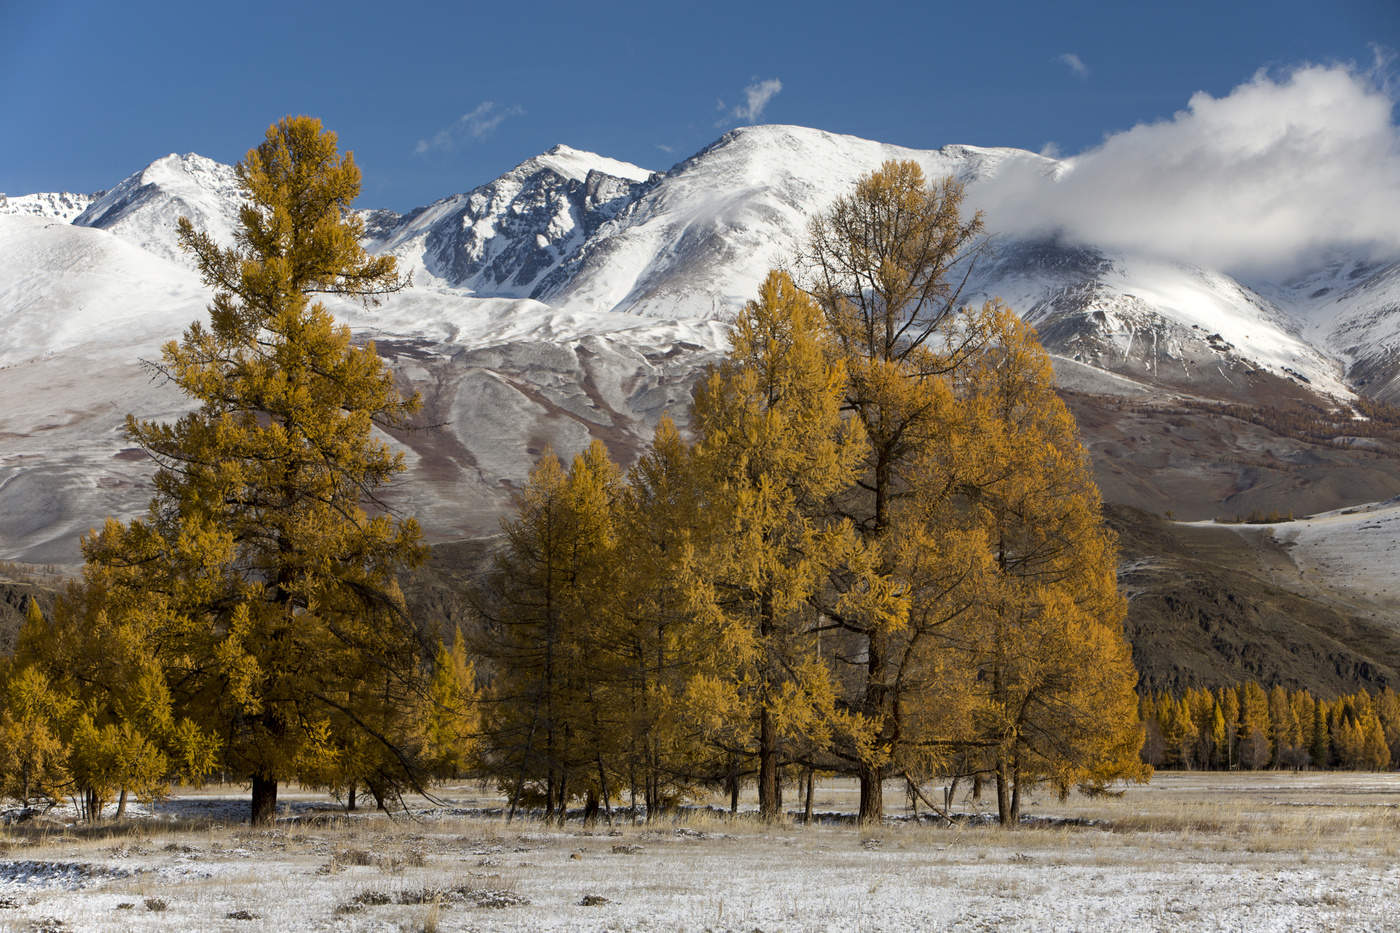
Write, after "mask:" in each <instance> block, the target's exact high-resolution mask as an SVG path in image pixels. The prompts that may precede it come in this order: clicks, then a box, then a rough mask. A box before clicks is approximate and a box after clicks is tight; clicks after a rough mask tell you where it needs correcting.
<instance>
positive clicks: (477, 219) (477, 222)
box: [366, 146, 654, 298]
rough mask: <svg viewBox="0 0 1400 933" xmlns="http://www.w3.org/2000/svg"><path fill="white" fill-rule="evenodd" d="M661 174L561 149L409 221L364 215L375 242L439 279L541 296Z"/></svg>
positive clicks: (483, 291) (485, 290)
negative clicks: (548, 281)
mask: <svg viewBox="0 0 1400 933" xmlns="http://www.w3.org/2000/svg"><path fill="white" fill-rule="evenodd" d="M653 175H654V173H652V172H650V171H648V170H646V169H644V168H640V167H638V166H636V165H632V164H630V163H628V162H619V161H617V160H615V159H608V158H604V157H603V156H598V155H594V154H593V153H591V152H582V151H580V150H577V149H571V148H569V147H568V146H555V147H554V148H553V149H550V150H549V151H548V152H546V153H544V154H543V155H538V156H535V157H534V158H532V159H527V160H526V161H524V162H522V163H520V164H519V165H517V166H516V167H515V168H513V169H511V170H510V171H509V172H506V173H505V174H504V175H502V176H501V177H500V178H497V179H496V180H495V181H492V182H490V183H489V184H485V185H482V186H480V187H478V188H474V189H473V190H471V191H468V192H466V193H465V194H458V195H453V196H452V197H448V198H443V199H442V200H440V201H437V202H435V203H433V204H430V205H428V206H427V207H423V208H419V209H418V210H415V211H413V212H411V213H409V214H408V215H406V216H404V217H402V218H396V219H391V218H390V217H387V216H385V215H383V214H375V215H371V216H369V217H368V218H367V224H366V228H367V233H369V235H370V237H371V248H373V249H375V250H378V251H386V252H390V253H393V254H395V255H396V256H398V257H399V258H400V263H401V265H403V266H405V267H406V268H408V269H411V270H414V271H415V272H418V273H419V278H420V279H423V278H424V273H426V277H427V278H426V280H427V281H431V282H433V283H441V284H445V285H449V286H453V287H456V288H463V289H467V290H469V291H470V292H472V293H474V294H480V295H492V296H498V297H504V298H534V297H538V295H537V292H538V291H539V284H540V282H541V281H542V280H543V279H545V278H546V277H548V276H549V275H550V273H552V272H553V271H554V270H555V269H557V268H558V266H559V264H560V263H561V262H563V261H564V260H566V259H568V258H569V257H570V256H572V255H573V254H574V253H575V252H576V251H577V250H578V249H579V248H580V247H581V246H582V245H583V244H584V243H585V242H586V241H587V240H588V239H589V238H590V237H591V236H592V235H593V234H594V233H595V232H596V231H597V229H598V228H599V227H600V226H601V225H602V224H603V223H604V222H605V221H607V220H609V219H611V218H612V217H613V216H615V215H616V214H617V212H618V211H619V210H620V209H621V208H622V207H623V206H625V205H627V204H629V203H631V201H633V200H634V199H635V197H636V196H637V193H638V191H639V189H640V188H642V187H643V186H645V184H646V183H647V182H648V181H649V180H650V179H651V178H652V177H653Z"/></svg>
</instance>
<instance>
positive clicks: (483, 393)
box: [0, 126, 1400, 562]
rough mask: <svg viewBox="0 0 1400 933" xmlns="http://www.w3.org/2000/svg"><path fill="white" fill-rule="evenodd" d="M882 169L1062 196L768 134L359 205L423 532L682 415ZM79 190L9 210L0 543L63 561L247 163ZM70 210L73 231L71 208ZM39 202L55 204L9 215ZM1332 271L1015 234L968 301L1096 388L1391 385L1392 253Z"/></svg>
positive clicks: (199, 296) (489, 511) (411, 502)
mask: <svg viewBox="0 0 1400 933" xmlns="http://www.w3.org/2000/svg"><path fill="white" fill-rule="evenodd" d="M888 159H913V160H915V161H917V162H919V163H920V165H921V166H922V167H923V168H924V171H925V174H926V175H927V176H929V177H930V178H940V177H943V176H946V175H952V176H955V177H956V178H958V179H959V180H961V181H963V182H964V183H966V184H967V185H968V198H969V202H970V203H972V204H974V205H975V203H976V201H977V191H978V186H979V185H981V184H984V183H986V182H988V181H989V180H993V179H995V178H996V177H997V175H998V173H999V172H1002V171H1005V170H1006V169H1007V168H1008V167H1009V166H1011V167H1016V168H1018V169H1025V168H1029V169H1031V170H1032V171H1033V172H1034V173H1035V174H1037V175H1038V176H1040V177H1043V178H1044V179H1045V183H1046V184H1053V183H1055V179H1056V177H1057V176H1058V174H1059V173H1060V171H1061V168H1062V163H1059V162H1057V161H1055V160H1053V159H1049V158H1046V157H1044V156H1040V155H1036V154H1033V153H1029V152H1024V151H1021V150H1015V149H980V148H974V147H968V146H948V147H945V148H943V149H939V150H927V151H926V150H912V149H905V148H901V147H897V146H891V145H886V144H883V143H878V142H872V141H868V140H862V139H856V138H854V137H848V136H839V135H835V134H831V133H825V132H822V131H818V130H809V129H803V128H800V127H786V126H761V127H748V128H744V129H740V130H735V131H732V132H730V133H727V134H726V135H725V136H723V137H722V138H721V139H719V140H718V141H716V142H715V143H714V144H712V145H711V146H709V147H707V148H706V149H704V150H703V151H701V152H699V153H697V154H696V155H694V156H692V157H690V158H689V159H686V160H685V161H683V162H681V163H680V164H678V165H676V166H675V167H674V168H672V169H671V170H670V171H668V172H666V173H665V174H657V173H653V172H650V171H648V170H647V169H644V168H640V167H638V166H636V165H631V164H629V163H625V162H619V161H617V160H614V159H610V158H606V157H604V156H599V155H594V154H591V153H586V152H581V151H579V150H575V149H570V148H568V147H566V146H558V147H555V148H554V149H551V150H550V151H548V152H546V153H543V154H541V155H539V156H536V157H534V158H532V159H528V160H526V161H524V162H522V163H521V164H519V165H517V166H516V167H514V168H512V169H511V170H510V171H509V172H506V173H505V174H504V175H502V176H501V177H500V178H497V179H495V180H493V181H491V182H489V183H487V184H484V185H480V186H478V187H475V188H472V189H471V190H469V191H466V192H464V193H461V194H456V195H452V196H449V197H446V198H443V199H442V200H439V201H437V202H435V203H433V204H431V205H428V206H427V207H423V208H419V209H417V210H414V211H411V212H409V213H407V214H404V215H399V214H397V213H394V212H392V211H385V210H364V211H361V212H360V216H361V218H362V220H363V221H364V223H365V230H366V245H367V247H368V248H369V249H371V250H372V251H376V252H389V253H392V254H393V255H395V256H397V257H398V258H399V259H400V261H401V263H402V265H403V266H404V267H405V268H407V269H410V270H412V271H413V272H414V282H415V287H414V288H412V289H409V290H407V291H405V292H403V293H401V294H398V295H395V296H391V297H390V298H389V300H387V301H386V302H385V303H384V304H383V305H382V306H381V307H379V308H376V309H371V310H366V309H364V308H361V307H359V306H358V305H355V304H353V303H348V302H341V303H336V304H335V305H334V308H333V310H334V311H335V313H336V314H337V315H339V316H341V317H342V318H343V319H345V320H346V321H348V322H349V323H350V324H351V326H352V327H353V328H354V329H355V330H356V332H357V333H358V334H360V335H361V336H362V337H367V338H373V339H374V340H375V341H376V345H377V346H378V348H379V349H380V352H381V353H383V354H384V355H385V356H386V357H388V358H389V359H390V360H391V361H392V362H393V364H394V365H395V367H396V368H397V370H398V371H399V373H400V374H401V375H402V377H403V378H404V379H405V380H406V381H407V382H409V383H411V384H412V385H413V386H414V387H416V388H417V389H418V390H419V391H420V392H422V393H423V394H424V397H425V404H426V409H427V411H426V414H425V419H424V420H425V423H426V424H429V425H432V426H433V427H430V428H425V429H423V430H419V431H413V432H407V433H404V434H402V435H399V436H397V437H396V438H395V441H396V443H398V444H399V445H400V446H401V447H402V448H403V449H404V450H405V452H406V454H407V460H408V463H409V474H408V477H407V481H406V482H404V483H403V484H402V485H401V490H400V492H399V497H400V498H399V500H398V503H399V504H400V505H401V506H403V507H404V508H405V509H408V510H411V511H414V512H417V513H418V514H419V515H420V516H421V517H422V519H423V520H424V523H425V525H426V526H427V528H428V531H429V533H430V536H432V537H435V538H439V539H442V538H452V537H460V536H463V535H467V534H475V533H481V532H483V531H490V530H492V529H493V528H494V526H495V521H496V519H495V516H496V515H497V514H499V511H500V509H501V508H502V507H503V505H504V503H505V502H506V501H507V497H508V493H509V491H510V489H511V488H513V487H514V486H515V485H516V484H518V483H519V482H520V481H521V480H522V479H523V478H524V476H525V474H526V472H527V471H528V469H529V466H530V463H531V461H532V460H533V459H534V457H536V456H537V455H538V454H539V452H541V451H542V450H543V449H544V448H545V447H546V446H552V447H553V448H554V449H556V450H557V451H559V452H560V453H562V454H568V453H571V452H573V451H575V450H577V449H579V448H581V447H582V446H584V444H585V443H586V442H587V440H588V438H590V437H598V438H602V439H603V440H605V441H606V442H607V443H608V444H609V446H610V447H611V448H612V449H613V451H614V453H615V455H617V456H619V457H620V458H623V459H626V458H628V457H630V456H631V455H632V453H634V452H635V451H636V450H638V449H640V447H641V446H642V445H643V444H645V443H646V441H647V440H649V438H650V435H651V432H652V430H653V428H654V426H655V423H656V421H657V419H658V418H659V417H660V416H661V415H662V413H663V412H667V411H669V412H670V413H671V414H672V415H674V416H677V417H683V416H684V413H685V405H686V401H687V398H688V392H689V387H690V385H691V384H692V383H693V381H694V379H695V377H696V375H697V374H698V373H699V372H700V371H701V369H702V368H703V367H704V365H705V364H706V363H708V362H709V361H711V360H713V359H715V358H716V357H717V355H718V354H719V353H720V352H722V349H723V346H724V321H725V320H727V319H728V317H729V316H730V315H732V314H733V312H734V311H735V310H737V309H738V308H739V307H740V306H741V305H742V303H743V302H744V301H746V300H748V299H749V298H750V297H751V296H752V295H753V294H754V292H755V291H756V289H757V286H758V283H759V282H760V281H761V279H762V278H763V276H764V275H765V274H766V272H767V270H768V269H769V268H770V267H772V266H774V265H776V264H781V263H789V262H791V261H792V260H793V258H794V257H795V256H796V254H797V252H798V250H799V248H800V246H801V243H802V242H803V239H804V237H805V233H806V229H807V226H808V224H809V222H810V219H811V218H812V217H813V216H814V215H816V214H817V213H819V212H820V211H822V210H824V209H826V208H827V207H828V206H829V205H830V204H831V203H832V202H833V201H834V200H835V199H836V198H837V197H839V196H841V195H842V194H845V193H846V192H847V191H849V190H850V188H851V186H852V185H853V184H854V183H855V181H856V180H857V179H858V178H859V177H860V176H861V175H862V174H865V173H867V172H870V171H871V170H873V169H876V168H878V167H879V166H880V164H881V163H882V162H884V161H885V160H888ZM82 197H84V196H71V195H64V196H60V195H34V196H26V197H25V198H10V199H9V200H8V202H6V203H7V204H8V205H11V206H13V205H16V204H20V205H23V206H24V207H23V209H22V210H20V209H13V208H12V209H10V210H8V211H6V210H3V209H0V256H3V257H4V259H5V261H4V262H3V263H0V397H3V398H5V399H6V400H7V402H9V401H10V400H15V401H14V402H12V403H10V404H7V406H6V407H5V408H4V409H0V437H3V438H5V440H4V442H3V445H0V558H4V557H19V558H25V559H32V560H46V561H59V562H63V561H67V560H72V559H73V557H74V555H75V553H76V536H77V534H79V533H80V532H81V531H83V530H85V529H86V528H87V527H89V526H90V525H92V524H94V523H96V522H98V521H100V520H101V518H102V517H103V516H104V515H106V514H109V513H110V514H119V515H129V514H133V513H134V512H137V511H139V510H140V509H141V508H142V507H143V506H144V503H145V501H146V499H147V497H148V495H149V493H148V490H147V487H146V486H145V484H144V480H143V479H142V477H144V476H145V475H146V471H147V470H148V466H147V465H146V464H145V463H144V462H142V460H141V457H140V455H139V452H137V451H132V450H130V449H129V448H128V446H127V443H126V441H125V440H124V437H123V434H122V431H121V423H122V419H123V417H124V415H125V414H126V413H127V412H135V413H137V414H138V415H140V416H143V417H166V416H168V415H170V414H172V413H173V412H176V411H178V410H179V409H180V406H181V405H182V404H183V401H182V400H181V399H179V398H172V395H171V393H172V390H170V389H168V388H167V387H161V386H159V385H153V384H151V382H150V380H149V379H148V376H147V373H146V372H145V371H144V370H143V369H142V368H141V366H140V363H139V361H140V360H141V359H152V358H154V357H155V356H156V355H157V354H158V352H159V346H160V345H161V343H163V342H164V341H166V340H168V339H171V338H172V337H175V336H177V335H178V334H179V332H180V331H181V329H182V328H183V327H184V326H185V325H186V324H187V323H188V322H190V321H193V320H196V319H198V318H200V317H202V316H203V313H204V311H203V306H204V304H205V303H207V300H208V294H207V290H205V289H204V288H203V287H202V286H201V285H200V282H199V280H198V277H197V275H195V274H194V272H193V270H192V268H191V266H190V263H189V260H188V258H187V257H186V256H184V255H183V254H181V252H180V251H179V248H178V243H177V239H176V234H175V221H176V219H177V218H178V217H180V216H187V217H190V219H191V220H192V221H193V223H194V225H195V226H196V227H197V228H200V229H204V230H206V231H207V232H209V233H210V234H211V235H212V236H213V237H214V238H215V239H216V240H219V241H222V242H229V241H231V239H232V230H233V229H234V226H235V224H236V216H237V211H238V207H239V203H240V195H239V192H238V188H237V183H236V178H235V175H234V173H233V170H232V168H231V167H229V166H226V165H222V164H220V163H217V162H214V161H212V160H209V159H206V158H203V157H201V156H197V155H192V154H187V155H184V156H177V155H170V156H166V157H165V158H162V159H160V160H157V161H156V162H153V163H152V164H151V165H149V166H147V167H146V168H145V169H143V170H142V171H140V172H137V173H135V174H133V175H131V176H129V177H128V178H126V179H124V180H123V181H122V182H120V183H119V184H118V185H117V186H116V187H114V188H112V189H111V190H110V191H108V192H106V193H105V194H102V195H101V196H95V197H93V198H92V199H90V200H89V201H81V200H75V198H77V199H80V198H82ZM63 198H68V199H69V200H68V201H64V200H62V199H63ZM65 205H66V206H65ZM79 208H80V209H79ZM75 209H77V210H75ZM63 211H69V212H72V213H74V216H73V217H72V224H71V225H70V224H63V223H58V222H56V221H59V220H62V219H64V217H65V215H64V214H63V213H62V212H63ZM21 212H22V213H30V214H36V215H37V216H32V217H21V216H4V214H6V213H10V214H14V213H21ZM84 228H88V229H84ZM993 233H995V231H993ZM1317 265H1318V269H1319V270H1320V271H1318V272H1316V273H1312V274H1308V275H1303V276H1299V277H1295V280H1292V281H1289V282H1282V283H1272V284H1259V283H1252V285H1253V287H1249V286H1246V285H1244V284H1242V283H1241V282H1239V281H1237V280H1235V279H1234V278H1232V277H1230V276H1228V275H1225V274H1223V273H1221V272H1219V271H1215V270H1210V269H1201V268H1194V267H1189V266H1185V265H1182V264H1180V263H1175V262H1170V261H1165V260H1162V259H1160V258H1156V257H1152V256H1146V255H1133V256H1128V255H1120V254H1115V253H1112V252H1109V251H1105V250H1101V249H1097V248H1095V247H1093V246H1092V245H1084V244H1072V243H1065V242H1059V241H1055V240H1025V239H1013V238H1005V237H996V238H994V239H993V241H992V243H991V245H990V247H989V249H988V250H987V252H986V254H985V255H984V256H983V257H982V259H981V260H980V262H979V264H978V266H977V267H976V270H975V273H974V275H973V278H972V280H971V281H970V282H969V284H968V290H967V292H966V293H965V297H966V298H967V299H968V300H970V301H971V300H976V301H980V300H982V299H983V298H990V297H993V296H997V297H1001V298H1003V299H1005V300H1006V301H1007V302H1008V303H1009V304H1011V306H1012V307H1013V308H1015V309H1016V310H1018V311H1019V312H1020V313H1022V314H1023V315H1024V316H1025V317H1026V318H1027V319H1028V320H1030V321H1031V322H1032V323H1033V324H1035V326H1036V327H1037V328H1038V330H1039V331H1040V333H1041V335H1042V339H1043V340H1044V342H1045V343H1046V345H1047V347H1048V348H1049V349H1050V350H1051V351H1052V352H1053V353H1054V354H1056V355H1057V357H1058V360H1057V372H1058V373H1059V376H1060V378H1061V380H1062V381H1063V382H1064V383H1065V384H1066V385H1067V386H1070V387H1073V388H1075V389H1076V390H1078V391H1080V392H1091V393H1099V394H1108V395H1131V396H1135V397H1154V396H1155V397H1166V396H1173V395H1183V394H1187V395H1198V396H1205V397H1209V398H1216V399H1223V400H1230V401H1236V402H1240V401H1244V402H1257V401H1259V400H1260V399H1261V398H1266V397H1267V396H1268V394H1269V393H1277V392H1280V391H1293V392H1297V393H1303V394H1308V395H1312V396H1315V397H1318V398H1321V399H1324V400H1344V399H1346V398H1348V397H1349V396H1350V395H1351V393H1352V392H1353V390H1354V389H1360V390H1361V391H1364V392H1372V391H1375V390H1376V389H1377V388H1379V389H1380V390H1381V392H1382V393H1383V394H1384V393H1386V392H1389V391H1391V390H1390V389H1389V388H1388V387H1389V386H1390V384H1391V381H1392V380H1394V379H1395V373H1396V372H1397V371H1400V265H1396V264H1391V265H1385V264H1376V263H1371V264H1363V263H1359V262H1357V261H1353V260H1349V259H1347V258H1346V257H1340V258H1323V259H1319V262H1318V264H1317ZM1377 348H1381V349H1379V350H1378V349H1377ZM1387 354H1388V355H1387ZM1387 360H1388V361H1389V362H1385V361H1387ZM1386 366H1389V367H1390V368H1389V369H1386V368H1385V367H1386ZM1348 380H1349V381H1348ZM1394 391H1395V392H1396V393H1397V394H1400V389H1396V390H1394Z"/></svg>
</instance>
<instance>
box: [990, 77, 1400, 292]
mask: <svg viewBox="0 0 1400 933" xmlns="http://www.w3.org/2000/svg"><path fill="white" fill-rule="evenodd" d="M1394 113H1395V100H1394V99H1393V97H1392V96H1391V94H1390V92H1389V91H1388V90H1387V88H1386V86H1385V84H1384V83H1383V82H1381V81H1379V80H1378V79H1376V78H1375V77H1373V76H1372V75H1369V74H1366V73H1363V72H1361V71H1359V70H1357V69H1355V68H1353V67H1349V66H1342V65H1334V66H1316V65H1314V66H1307V67H1302V68H1298V69H1295V70H1293V71H1290V72H1288V73H1285V74H1282V75H1272V74H1268V73H1265V72H1260V73H1258V74H1256V75H1255V76H1254V78H1253V79H1251V80H1250V81H1248V82H1246V83H1245V84H1242V85H1240V86H1239V87H1236V88H1235V89H1234V90H1233V91H1231V92H1230V93H1229V94H1227V95H1225V96H1223V97H1219V98H1217V97H1212V96H1211V95H1210V94H1207V93H1205V92H1203V91H1202V92H1198V93H1196V94H1195V95H1193V96H1192V97H1191V99H1190V101H1189V102H1188V104H1187V108H1186V109H1185V110H1182V111H1180V112H1178V113H1176V114H1174V115H1173V116H1172V117H1171V118H1170V119H1166V120H1161V121H1158V122H1155V123H1143V124H1139V125H1137V126H1135V127H1133V128H1132V129H1129V130H1126V131H1124V132H1121V133H1116V134H1113V135H1110V136H1109V137H1107V138H1106V139H1105V140H1104V141H1103V143H1102V144H1100V145H1098V146H1096V147H1094V148H1092V149H1089V150H1088V151H1086V152H1083V153H1081V154H1079V155H1077V156H1074V157H1072V158H1069V159H1067V160H1065V161H1064V162H1063V163H1062V164H1061V165H1060V166H1059V167H1057V168H1056V169H1054V171H1053V172H1051V173H1048V174H1047V173H1046V172H1045V171H1041V170H1037V169H1036V167H1034V166H1030V165H1022V166H1017V167H1014V168H1013V170H1011V171H1008V172H1005V173H1003V174H1002V175H1001V176H1000V177H998V178H996V179H995V180H993V181H990V182H988V183H986V184H983V185H981V186H980V187H978V189H977V190H976V191H974V192H972V197H973V200H975V201H976V202H977V203H978V204H979V206H982V207H983V208H985V209H986V210H987V212H988V219H989V221H990V223H991V225H992V227H993V228H994V229H997V230H999V231H1003V232H1007V233H1014V234H1020V233H1048V232H1055V231H1058V232H1060V233H1061V234H1063V235H1064V236H1065V237H1066V238H1067V239H1070V240H1075V241H1080V242H1092V243H1096V244H1099V245H1101V246H1107V247H1110V248H1114V249H1123V250H1129V251H1144V252H1150V253H1152V254H1154V255H1158V256H1169V257H1172V258H1175V259H1181V260H1184V261H1188V262H1197V263H1202V264H1208V265H1212V266H1215V267H1225V268H1232V269H1237V270H1251V269H1265V268H1270V267H1277V266H1278V265H1279V264H1280V263H1287V262H1289V261H1291V259H1292V258H1294V257H1296V256H1298V255H1299V254H1301V253H1303V252H1306V251H1310V250H1316V249H1320V248H1321V249H1325V248H1328V247H1332V246H1344V247H1350V248H1356V247H1362V248H1379V249H1384V250H1387V251H1394V250H1395V249H1397V248H1400V128H1398V127H1397V126H1396V123H1395V118H1394Z"/></svg>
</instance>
